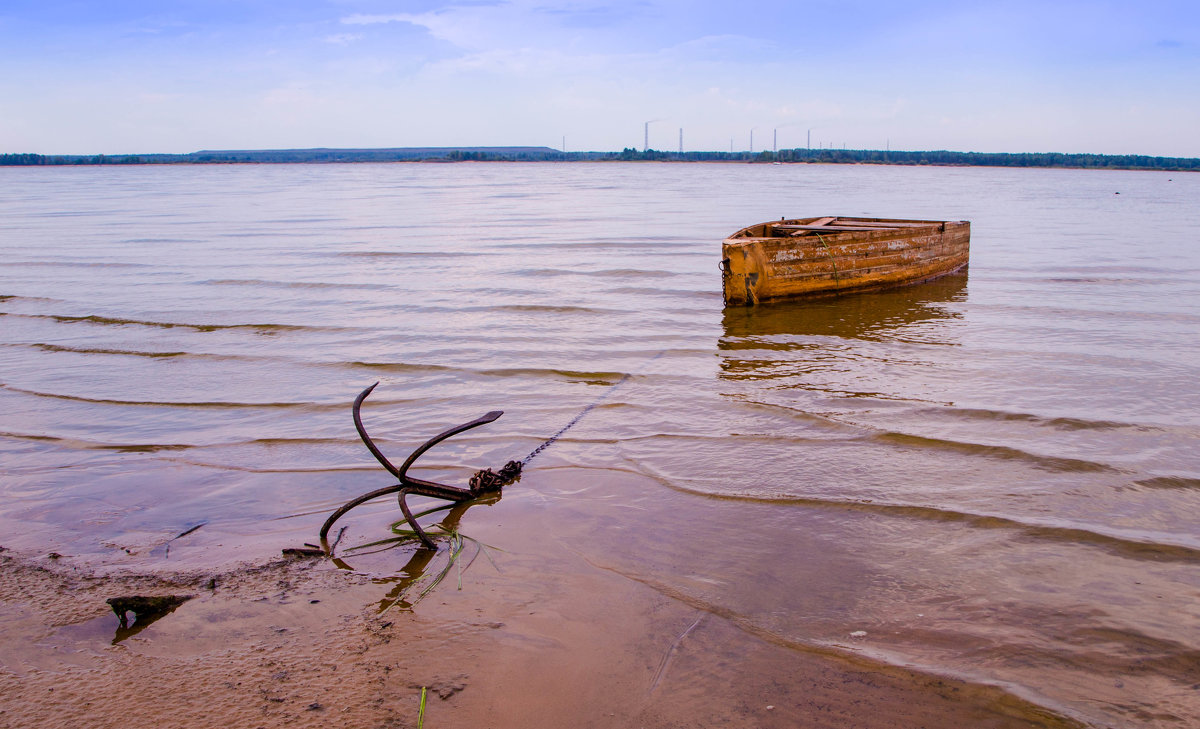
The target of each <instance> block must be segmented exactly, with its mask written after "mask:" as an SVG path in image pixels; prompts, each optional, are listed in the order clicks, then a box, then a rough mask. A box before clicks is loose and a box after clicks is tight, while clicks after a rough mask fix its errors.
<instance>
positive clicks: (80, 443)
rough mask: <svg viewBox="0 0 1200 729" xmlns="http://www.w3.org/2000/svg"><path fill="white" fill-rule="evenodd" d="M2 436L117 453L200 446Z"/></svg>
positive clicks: (34, 435) (3, 435)
mask: <svg viewBox="0 0 1200 729" xmlns="http://www.w3.org/2000/svg"><path fill="white" fill-rule="evenodd" d="M0 438H11V439H12V440H28V441H35V442H40V443H55V444H58V445H62V446H65V447H67V448H70V449H72V450H79V451H115V452H117V453H156V452H159V451H184V450H188V449H191V448H197V447H199V446H195V445H192V444H190V443H102V442H97V441H91V440H83V439H81V438H63V437H60V436H56V435H40V434H37V433H11V432H0Z"/></svg>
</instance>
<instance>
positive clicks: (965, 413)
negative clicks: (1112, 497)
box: [921, 408, 1161, 431]
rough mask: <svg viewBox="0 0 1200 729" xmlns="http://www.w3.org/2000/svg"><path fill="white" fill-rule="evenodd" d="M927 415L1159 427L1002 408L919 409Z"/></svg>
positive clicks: (1072, 426)
mask: <svg viewBox="0 0 1200 729" xmlns="http://www.w3.org/2000/svg"><path fill="white" fill-rule="evenodd" d="M921 412H922V414H927V415H947V414H950V415H955V416H960V417H963V418H967V419H970V420H995V421H1007V422H1024V423H1033V424H1034V425H1043V426H1046V427H1049V428H1054V429H1055V430H1116V429H1120V428H1136V429H1138V430H1142V431H1158V430H1161V429H1160V428H1157V427H1154V426H1145V425H1136V424H1132V423H1120V422H1116V421H1111V420H1084V419H1082V418H1066V417H1055V418H1048V417H1045V416H1041V415H1034V414H1032V413H1013V412H1006V411H1004V410H986V409H982V408H954V409H945V408H936V409H934V408H931V409H927V410H924V411H921Z"/></svg>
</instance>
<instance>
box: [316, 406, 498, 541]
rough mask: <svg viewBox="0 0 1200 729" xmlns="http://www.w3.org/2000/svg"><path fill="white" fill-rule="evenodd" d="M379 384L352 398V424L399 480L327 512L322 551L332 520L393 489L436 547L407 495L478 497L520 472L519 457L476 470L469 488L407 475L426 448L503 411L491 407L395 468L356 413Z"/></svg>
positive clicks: (414, 525)
mask: <svg viewBox="0 0 1200 729" xmlns="http://www.w3.org/2000/svg"><path fill="white" fill-rule="evenodd" d="M378 385H379V383H378V382H376V383H375V384H374V385H371V386H370V387H368V388H367V389H365V390H363V391H362V392H360V393H359V394H358V397H357V398H355V399H354V407H353V408H352V410H351V412H352V413H353V416H354V428H355V429H356V430H357V431H358V436H359V437H360V438H362V442H363V444H364V445H366V447H367V450H369V451H371V455H373V456H375V460H377V461H379V463H380V465H382V466H383V467H384V468H385V469H387V471H388V473H390V474H392V475H393V476H395V477H396V479H397V481H399V483H397V484H394V485H392V486H388V487H386V488H381V489H376V490H374V491H371V492H369V493H365V494H363V495H362V496H359V497H358V498H356V499H352V500H351V501H348V502H346V504H345V505H343V506H342V507H341V508H340V509H338V510H337V511H335V512H333V513H332V514H330V516H329V518H328V519H326V520H325V524H324V525H323V526H322V527H321V548H322V549H323V550H324V551H325V554H326V555H332V553H333V549H332V548H331V547H330V546H329V529H330V528H331V527H332V526H333V524H334V522H336V521H337V520H338V519H340V518H341V517H342V516H343V515H344V514H345V513H346V512H348V511H350V510H351V509H353V508H354V507H356V506H358V505H359V504H362V503H365V502H367V501H370V500H371V499H374V498H378V497H380V496H385V495H387V494H392V493H394V494H397V497H396V498H397V500H398V501H399V502H400V511H401V512H403V513H404V519H405V521H407V522H408V525H409V526H411V527H412V529H413V531H414V532H415V533H416V534H417V537H418V538H419V539H420V540H421V544H422V545H423V546H424V547H425V548H426V549H437V547H436V546H435V545H434V543H433V540H432V539H430V538H429V535H428V534H426V533H425V530H424V529H422V528H421V525H420V524H418V523H417V520H416V519H415V518H414V517H413V514H412V511H410V510H409V508H408V504H407V502H406V501H405V499H406V498H407V497H408V496H409V495H417V496H429V497H432V498H435V499H445V500H446V501H453V502H456V503H462V502H466V501H470V500H472V499H475V498H478V497H479V496H483V495H484V494H488V493H494V492H496V491H499V490H500V489H502V488H503V487H504V486H505V485H507V484H509V483H511V482H512V481H514V480H516V479H517V477H519V476H520V475H521V462H520V461H509V462H508V463H506V464H504V467H503V468H501V469H500V471H499V472H498V473H497V472H495V471H492V470H491V469H490V468H488V469H483V470H482V471H478V472H476V473H475V475H473V476H472V477H471V479H470V482H469V488H465V489H464V488H458V487H456V486H447V485H446V484H440V483H436V482H434V481H426V480H424V479H420V478H413V477H412V476H409V475H408V469H409V467H410V466H412V464H413V462H414V461H416V460H417V458H419V457H420V456H421V454H423V453H425V451H427V450H429V449H430V448H432V447H433V446H435V445H437V444H438V443H440V442H442V441H444V440H446V439H447V438H449V437H450V436H453V435H458V434H459V433H462V432H464V431H467V430H470V429H472V428H478V427H479V426H481V425H487V424H488V423H491V422H494V421H495V420H496V419H497V418H499V417H500V416H501V415H503V414H504V411H503V410H492V411H491V412H488V413H485V414H484V415H481V416H480V417H478V418H476V419H474V420H472V421H470V422H469V423H463V424H462V425H456V426H454V427H453V428H450V429H448V430H445V431H443V432H441V433H438V434H437V435H435V436H433V437H432V438H430V439H429V440H427V441H425V443H424V444H423V445H421V447H419V448H417V449H416V450H415V451H413V452H412V453H411V454H410V455H409V456H408V458H407V459H405V461H404V463H403V464H402V465H401V466H400V467H399V468H396V467H395V466H394V465H392V462H391V461H389V460H388V459H387V456H385V455H383V453H382V452H381V451H380V450H379V447H378V446H376V445H375V442H374V441H372V440H371V436H369V435H367V431H366V428H364V427H363V424H362V416H361V415H360V413H359V411H360V410H361V408H362V404H363V401H364V400H366V399H367V396H368V395H370V394H371V391H372V390H374V389H375V388H376V386H378Z"/></svg>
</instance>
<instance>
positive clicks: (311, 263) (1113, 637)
mask: <svg viewBox="0 0 1200 729" xmlns="http://www.w3.org/2000/svg"><path fill="white" fill-rule="evenodd" d="M1198 200H1200V175H1188V174H1181V173H1159V172H1118V171H1081V170H1033V169H1029V170H1025V169H1016V170H1007V169H985V168H928V167H911V168H904V167H871V166H817V165H735V164H713V165H707V164H637V163H634V164H617V163H613V164H561V165H560V164H501V163H491V164H487V163H482V164H466V163H464V164H381V165H368V164H364V165H326V166H308V165H296V166H283V165H280V166H249V165H246V166H178V167H107V168H106V167H81V168H0V256H2V258H0V261H2V263H0V332H3V336H2V337H0V413H3V415H0V458H2V459H3V461H2V462H3V466H2V467H0V468H2V472H0V473H2V481H0V495H2V496H3V499H2V500H0V527H3V529H4V536H3V538H0V544H3V545H4V546H6V547H8V548H11V549H15V550H18V551H24V552H27V553H31V554H38V553H41V554H44V553H45V552H47V551H49V550H55V551H58V552H60V553H63V554H65V555H68V556H70V557H72V558H74V559H80V560H84V561H87V562H88V563H90V564H92V565H96V566H99V567H100V568H110V569H143V568H148V567H153V566H161V565H163V564H164V563H167V562H168V561H169V560H178V559H183V560H184V564H186V560H187V559H189V554H190V555H191V557H190V558H191V559H192V560H200V559H203V560H204V561H206V562H208V563H210V564H211V563H214V562H215V563H229V564H233V563H236V562H239V561H243V560H256V559H264V558H266V557H267V556H270V555H274V554H278V549H279V547H280V545H281V544H283V545H285V546H291V544H289V543H298V542H302V541H313V538H314V536H315V530H316V528H317V527H318V526H319V525H320V523H321V521H322V520H323V519H324V516H325V515H326V514H327V513H328V512H329V511H330V510H331V509H333V508H335V507H336V506H338V505H340V504H341V503H342V502H344V501H346V500H348V499H349V498H352V497H354V496H356V495H358V494H360V493H363V492H366V491H369V490H371V489H373V488H378V487H380V486H383V485H387V483H388V479H387V477H386V474H385V473H383V472H382V471H381V470H380V469H379V468H378V466H376V465H375V464H374V463H373V462H372V461H371V459H370V456H369V454H368V453H367V452H366V450H365V449H364V448H363V446H362V444H361V443H360V442H359V440H358V438H357V436H356V435H355V433H354V430H353V426H352V425H351V423H350V411H349V406H350V402H351V401H352V400H353V399H354V397H355V395H356V394H358V392H359V391H360V390H362V389H363V388H364V387H366V386H367V385H370V384H371V383H373V382H375V381H377V380H378V381H380V382H381V384H380V386H379V387H378V388H377V390H376V391H375V392H374V393H373V394H372V396H371V398H370V399H369V400H368V401H367V404H366V405H365V406H364V409H363V415H364V420H365V421H366V424H367V428H368V429H369V430H370V431H371V432H372V433H374V434H375V435H376V436H377V438H378V440H379V441H380V443H381V445H382V446H383V447H384V449H385V451H387V452H388V453H389V454H391V455H392V456H393V459H394V460H400V459H403V457H404V455H405V454H406V453H407V451H408V450H411V449H412V448H414V447H416V446H417V445H419V444H420V443H421V442H423V441H424V440H425V439H426V438H428V437H430V436H431V435H433V434H435V433H437V432H439V431H441V430H443V429H445V428H447V427H450V426H452V425H455V424H457V423H461V422H466V421H468V420H471V419H473V418H475V417H477V416H479V415H480V414H482V413H483V412H485V411H488V410H492V409H503V410H505V411H506V412H505V415H504V417H503V418H501V419H500V420H499V421H497V422H495V423H493V424H491V425H488V426H486V427H483V428H480V429H478V430H473V431H471V432H470V433H467V434H464V435H460V436H457V437H456V438H454V439H452V440H450V441H448V442H447V443H446V444H444V445H443V446H440V447H439V448H437V449H435V450H434V451H431V452H430V453H429V454H428V455H427V456H425V457H423V459H422V460H421V461H420V464H421V465H423V466H424V470H423V471H422V473H421V475H422V476H425V477H430V478H435V479H438V480H443V481H447V482H451V483H462V482H465V480H466V478H467V476H469V475H470V473H471V472H472V471H473V470H475V469H477V468H481V467H484V466H491V467H493V468H495V467H498V466H500V465H501V464H503V463H504V462H505V461H507V460H510V459H514V458H516V459H519V458H521V457H523V456H524V455H526V454H528V453H529V452H530V451H532V450H533V449H535V448H536V447H537V446H538V445H539V444H541V443H542V442H543V441H544V440H545V439H546V438H547V437H549V436H550V435H552V434H553V433H555V432H556V431H558V430H559V429H560V428H562V427H563V426H564V425H566V424H567V423H569V422H570V421H571V420H572V419H573V418H575V417H576V415H578V414H579V413H580V412H581V411H583V410H584V409H585V408H588V407H589V406H592V409H591V410H589V411H588V412H587V414H586V416H585V417H583V418H582V419H581V420H579V422H578V423H577V424H576V425H575V426H573V427H572V428H571V429H570V430H568V431H567V432H566V433H565V434H564V435H563V437H562V438H561V439H560V440H559V441H558V442H556V443H555V444H554V445H553V446H552V447H550V448H548V449H546V450H545V451H544V452H543V453H542V454H540V455H539V456H538V457H537V458H536V459H534V460H532V461H531V462H530V464H529V465H528V467H527V470H526V473H525V476H524V477H523V479H522V481H521V482H520V483H519V484H516V485H514V486H511V487H509V490H507V491H506V493H505V500H506V501H508V500H510V499H513V498H516V499H518V500H519V499H520V498H533V495H537V496H538V497H539V498H547V499H548V498H551V497H552V498H553V499H554V500H555V502H556V503H558V504H560V505H561V506H559V507H556V508H557V509H558V511H556V512H554V513H555V514H556V515H557V516H556V518H558V519H560V520H563V521H565V522H567V523H576V524H577V525H578V529H579V530H580V535H579V537H578V539H579V544H580V545H582V546H581V547H580V548H581V549H585V548H586V545H587V544H588V541H589V539H591V540H595V539H598V538H597V537H594V536H589V532H597V531H600V528H601V527H603V528H604V529H609V528H611V529H622V530H625V531H623V532H622V534H624V535H625V536H624V537H623V540H622V541H621V542H620V544H619V545H617V546H612V544H611V542H608V543H605V544H607V545H608V546H607V547H605V549H606V551H605V552H604V554H603V559H604V560H606V563H605V565H604V566H605V567H607V568H610V569H613V570H616V571H618V572H620V573H622V574H627V575H628V576H629V577H630V578H631V579H637V580H639V581H642V582H644V583H646V584H649V585H652V586H655V587H656V589H661V590H662V591H663V592H664V594H669V595H676V596H679V597H680V598H681V599H686V600H688V601H691V602H693V603H694V604H697V605H701V606H705V609H711V610H712V611H713V612H716V613H718V614H721V615H726V616H732V619H734V620H735V622H736V623H737V624H739V625H743V626H746V627H747V629H750V630H752V631H755V632H756V634H761V635H764V636H769V637H770V639H772V640H777V641H779V642H780V643H781V644H786V645H796V646H799V647H801V648H803V647H810V648H818V649H821V650H825V649H830V650H835V651H845V652H853V653H855V654H857V655H862V656H867V657H869V658H870V659H871V660H877V661H882V662H886V663H891V664H896V665H903V666H909V667H914V668H917V669H921V670H929V671H931V672H935V673H942V674H949V675H954V676H958V677H964V678H967V679H968V680H974V681H979V682H983V683H988V684H992V685H999V686H1002V687H1004V688H1005V689H1007V690H1009V691H1011V692H1012V693H1014V694H1016V695H1018V696H1020V697H1023V698H1025V699H1028V700H1030V701H1033V702H1035V703H1037V704H1040V705H1042V706H1044V707H1046V708H1047V709H1049V710H1051V711H1054V712H1058V713H1061V714H1065V715H1068V716H1073V717H1076V718H1080V719H1083V720H1085V721H1088V722H1092V723H1094V724H1096V725H1099V726H1114V727H1117V726H1121V727H1128V726H1136V727H1142V726H1145V727H1149V726H1171V727H1175V726H1189V725H1200V527H1198V526H1197V522H1198V521H1200V454H1198V452H1197V450H1198V449H1197V447H1198V446H1200V438H1198V436H1200V386H1198V385H1197V383H1200V346H1198V338H1197V332H1198V331H1200V205H1198V204H1197V201H1198ZM827 214H828V215H867V216H878V217H906V218H933V219H967V220H970V221H971V222H972V241H971V249H972V250H971V265H970V269H969V271H968V272H966V273H964V274H959V275H954V276H951V277H948V278H944V279H942V280H940V281H937V282H933V283H930V284H925V285H921V286H917V287H912V288H907V289H903V290H899V291H893V292H887V293H879V294H870V295H861V296H851V297H843V298H839V299H830V300H824V301H819V302H815V303H805V304H783V305H775V306H769V307H761V308H757V309H728V310H726V309H724V308H723V306H722V301H721V295H720V273H719V271H718V268H717V262H718V259H719V245H720V241H721V239H722V238H724V237H725V236H726V235H728V234H730V233H732V232H733V231H735V230H737V229H738V228H741V227H743V226H745V225H749V224H752V223H757V222H762V221H764V220H769V219H773V218H777V217H782V216H787V217H800V216H811V215H827ZM604 473H611V474H613V478H612V479H611V482H612V484H613V485H612V487H611V490H609V491H608V492H604V488H603V487H600V488H599V489H597V488H596V487H592V488H591V489H590V490H588V491H587V493H586V494H585V493H583V492H582V491H578V492H576V491H572V489H571V488H570V484H571V483H572V479H582V480H588V481H589V483H594V482H596V475H597V474H600V475H601V476H603V474H604ZM585 476H586V478H584V477H585ZM630 479H633V480H634V481H633V482H634V483H641V484H643V486H642V487H639V488H638V489H631V488H629V487H628V486H627V485H622V484H628V483H630ZM600 483H603V478H601V479H600ZM523 489H524V491H522V490H523ZM598 491H599V493H598ZM514 492H515V493H514ZM522 493H525V494H526V495H527V496H526V497H522V496H521V494H522ZM510 494H513V495H511V496H510ZM572 520H575V521H574V522H572ZM198 524H204V527H203V529H200V530H198V531H196V532H194V533H193V535H191V536H189V537H188V539H186V540H184V539H181V540H178V541H177V542H172V541H171V540H172V537H175V536H176V535H179V534H180V533H182V532H184V531H186V530H187V529H189V528H191V527H193V526H196V525H198ZM188 545H192V547H191V548H192V551H191V552H189V551H188V549H189V546H188ZM598 559H599V557H598ZM171 564H175V563H174V562H171Z"/></svg>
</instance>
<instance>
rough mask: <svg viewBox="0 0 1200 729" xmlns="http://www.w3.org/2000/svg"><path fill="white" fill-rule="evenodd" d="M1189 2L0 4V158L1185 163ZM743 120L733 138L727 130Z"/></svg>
mask: <svg viewBox="0 0 1200 729" xmlns="http://www.w3.org/2000/svg"><path fill="white" fill-rule="evenodd" d="M1198 18H1200V3H1196V2H1195V0H1188V1H1186V2H1184V1H1177V0H1169V1H1156V0H1144V1H1143V2H1140V3H1138V2H1130V1H1129V0H1123V1H1122V2H1069V1H1068V2H1054V1H1053V0H1035V1H1031V2H1026V1H1025V0H1014V1H1012V2H975V3H972V2H970V1H969V0H957V1H954V2H949V1H947V2H943V1H941V0H912V1H911V2H903V3H900V2H882V1H880V0H841V1H839V2H833V1H829V2H826V1H820V2H803V1H800V2H790V3H789V2H771V1H761V0H742V2H681V1H679V0H639V1H635V2H609V3H598V2H588V1H587V0H581V1H580V2H555V1H554V0H511V1H498V0H497V1H488V0H482V1H475V2H471V1H468V2H439V1H437V0H427V1H418V2H405V1H400V0H395V1H389V0H289V1H286V2H285V1H282V0H241V1H239V2H235V1H233V0H212V1H208V2H201V1H200V0H191V1H184V2H172V1H171V0H159V1H157V2H150V1H148V0H113V1H110V2H83V1H79V2H64V1H63V0H32V1H30V0H0V152H38V153H43V154H52V153H62V154H95V153H105V154H122V153H130V152H190V151H195V150H199V149H250V148H254V149H271V148H291V147H393V146H454V145H539V146H540V145H545V146H551V147H560V146H561V145H562V144H563V138H564V137H565V138H566V147H567V149H569V150H613V149H621V148H623V147H626V146H635V147H638V148H640V147H641V146H642V142H643V130H644V126H643V125H644V123H645V122H646V121H648V120H654V121H653V122H652V123H651V124H650V146H651V147H654V148H656V149H677V148H678V146H679V130H680V129H682V130H683V144H684V148H685V149H688V150H695V149H703V150H728V149H730V147H731V146H732V147H733V148H734V149H737V150H745V149H749V148H750V143H751V139H750V138H751V134H752V133H753V145H754V149H755V150H756V151H757V150H761V149H764V148H766V149H769V148H771V146H772V145H773V141H774V138H775V135H778V144H779V146H780V147H781V148H785V147H802V146H805V144H806V143H807V139H808V138H809V137H808V135H809V134H810V131H809V130H811V139H812V145H813V146H814V147H815V146H819V145H821V146H835V147H842V146H843V145H844V146H846V147H849V148H872V149H880V148H884V147H887V146H890V147H891V148H892V149H952V150H968V151H981V152H1021V151H1031V152H1041V151H1062V152H1098V153H1107V154H1126V153H1138V154H1153V155H1166V156H1189V157H1194V156H1200V22H1198ZM752 130H753V132H752Z"/></svg>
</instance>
